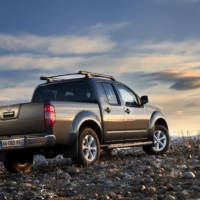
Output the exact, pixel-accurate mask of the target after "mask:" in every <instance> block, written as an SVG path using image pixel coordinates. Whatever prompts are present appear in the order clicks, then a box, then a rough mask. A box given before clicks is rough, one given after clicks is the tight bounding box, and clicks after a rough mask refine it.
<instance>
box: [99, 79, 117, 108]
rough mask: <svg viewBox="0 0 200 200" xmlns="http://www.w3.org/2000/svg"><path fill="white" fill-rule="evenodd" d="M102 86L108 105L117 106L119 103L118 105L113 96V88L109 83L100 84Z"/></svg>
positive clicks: (114, 95)
mask: <svg viewBox="0 0 200 200" xmlns="http://www.w3.org/2000/svg"><path fill="white" fill-rule="evenodd" d="M102 85H103V88H104V90H105V93H106V96H107V99H108V102H109V104H114V105H118V104H119V103H118V100H117V96H116V94H115V91H114V88H113V86H112V85H111V84H109V83H102Z"/></svg>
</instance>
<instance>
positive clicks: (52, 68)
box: [0, 0, 200, 134]
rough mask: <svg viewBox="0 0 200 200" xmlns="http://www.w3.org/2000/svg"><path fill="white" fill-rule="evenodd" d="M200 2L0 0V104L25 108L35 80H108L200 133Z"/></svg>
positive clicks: (176, 126) (174, 126)
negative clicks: (87, 74)
mask: <svg viewBox="0 0 200 200" xmlns="http://www.w3.org/2000/svg"><path fill="white" fill-rule="evenodd" d="M199 11H200V0H43V1H41V0H28V1H27V0H18V1H12V0H0V94H1V95H0V103H1V104H7V103H12V102H17V101H18V102H24V101H30V99H31V96H32V93H33V91H34V88H35V87H36V86H37V85H38V84H40V83H41V81H40V80H39V77H40V76H41V75H54V74H61V73H72V72H77V71H79V70H87V71H92V72H98V73H105V74H110V75H114V76H115V77H116V78H117V79H118V80H119V81H121V82H124V83H125V84H127V85H129V86H130V87H131V88H132V89H133V90H134V91H135V92H136V93H138V94H139V95H140V96H142V95H148V96H149V101H150V104H153V105H157V106H159V107H160V108H161V109H163V112H164V113H165V114H166V116H167V119H168V122H169V126H170V130H171V132H172V134H182V133H185V134H186V133H187V132H189V133H192V134H193V133H197V132H199V130H200V123H199V121H200V109H199V108H200V93H199V92H200V24H199V19H200V12H199Z"/></svg>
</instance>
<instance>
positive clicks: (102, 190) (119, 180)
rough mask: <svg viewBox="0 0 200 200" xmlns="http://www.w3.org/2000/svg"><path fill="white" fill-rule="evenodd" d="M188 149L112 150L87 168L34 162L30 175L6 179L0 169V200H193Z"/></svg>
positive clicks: (197, 169) (197, 170)
mask: <svg viewBox="0 0 200 200" xmlns="http://www.w3.org/2000/svg"><path fill="white" fill-rule="evenodd" d="M189 144H190V143H189ZM189 144H188V143H187V142H184V143H183V142H179V143H172V145H171V148H170V150H169V152H168V153H167V154H164V155H158V156H154V155H152V156H148V155H146V154H145V153H143V152H142V151H140V150H138V149H137V151H135V150H134V148H133V149H123V150H114V151H113V152H112V154H104V155H102V157H101V160H100V162H99V163H97V164H95V165H94V166H90V167H88V168H79V167H77V166H75V165H73V164H72V162H71V160H70V159H66V158H63V157H62V156H57V157H56V158H55V159H51V160H47V159H45V158H44V157H42V156H37V157H35V159H34V166H33V168H32V171H31V173H30V174H28V175H24V174H22V173H19V174H11V173H8V172H7V171H6V170H5V169H4V167H3V165H2V164H0V200H12V199H13V200H43V199H46V200H51V199H53V200H69V199H72V200H73V199H89V200H96V199H99V200H101V199H102V200H104V199H127V200H129V199H130V200H131V199H134V200H165V199H166V200H178V199H181V200H197V199H200V184H199V183H200V145H199V141H196V142H195V143H194V144H193V143H192V144H190V145H189Z"/></svg>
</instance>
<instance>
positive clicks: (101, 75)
mask: <svg viewBox="0 0 200 200" xmlns="http://www.w3.org/2000/svg"><path fill="white" fill-rule="evenodd" d="M72 75H85V77H102V78H108V79H111V80H113V81H115V78H114V77H113V76H109V75H104V74H97V73H92V72H87V71H79V72H78V73H71V74H59V75H55V76H48V77H47V76H41V77H40V80H46V81H47V82H53V81H59V79H57V77H61V76H72Z"/></svg>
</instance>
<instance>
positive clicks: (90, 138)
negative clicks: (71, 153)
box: [72, 127, 100, 167]
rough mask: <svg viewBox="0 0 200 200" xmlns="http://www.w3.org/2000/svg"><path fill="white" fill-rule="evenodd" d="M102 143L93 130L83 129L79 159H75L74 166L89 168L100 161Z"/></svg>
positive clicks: (79, 141)
mask: <svg viewBox="0 0 200 200" xmlns="http://www.w3.org/2000/svg"><path fill="white" fill-rule="evenodd" d="M99 157H100V142H99V138H98V136H97V134H96V132H95V131H94V130H93V129H91V128H87V127H85V128H82V129H81V131H80V136H79V139H78V158H73V159H72V161H73V162H74V164H78V165H83V166H84V167H87V166H88V165H92V164H94V163H95V162H97V161H99Z"/></svg>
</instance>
